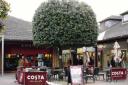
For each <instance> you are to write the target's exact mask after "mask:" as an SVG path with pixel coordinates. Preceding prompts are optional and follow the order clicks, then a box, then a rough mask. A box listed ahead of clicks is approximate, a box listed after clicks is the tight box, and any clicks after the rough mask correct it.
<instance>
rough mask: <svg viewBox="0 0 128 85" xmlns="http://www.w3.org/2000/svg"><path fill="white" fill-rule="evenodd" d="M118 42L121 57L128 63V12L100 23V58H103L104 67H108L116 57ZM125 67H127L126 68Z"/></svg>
mask: <svg viewBox="0 0 128 85" xmlns="http://www.w3.org/2000/svg"><path fill="white" fill-rule="evenodd" d="M115 42H118V43H119V45H120V48H118V53H119V56H122V55H124V56H125V57H124V59H123V60H124V62H125V63H126V65H127V63H128V11H126V12H124V13H122V14H120V15H119V16H110V17H108V18H106V19H104V20H102V21H101V22H100V27H99V36H98V41H97V43H98V50H99V51H98V56H101V57H102V60H101V64H102V67H107V66H108V62H110V61H111V59H112V57H113V56H114V55H115V50H114V43H115ZM126 65H125V66H126Z"/></svg>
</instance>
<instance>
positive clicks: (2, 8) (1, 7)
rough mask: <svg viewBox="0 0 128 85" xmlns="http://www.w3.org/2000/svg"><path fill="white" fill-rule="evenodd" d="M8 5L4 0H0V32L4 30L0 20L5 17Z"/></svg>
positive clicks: (8, 8)
mask: <svg viewBox="0 0 128 85" xmlns="http://www.w3.org/2000/svg"><path fill="white" fill-rule="evenodd" d="M9 10H10V6H9V4H8V3H7V2H5V1H4V0H0V33H1V32H2V31H3V30H4V24H3V22H2V20H3V19H4V18H6V17H7V14H8V11H9Z"/></svg>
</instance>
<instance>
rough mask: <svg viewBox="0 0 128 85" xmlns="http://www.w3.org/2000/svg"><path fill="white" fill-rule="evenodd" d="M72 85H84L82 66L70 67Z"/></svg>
mask: <svg viewBox="0 0 128 85" xmlns="http://www.w3.org/2000/svg"><path fill="white" fill-rule="evenodd" d="M70 74H71V80H72V85H83V77H82V75H83V74H82V66H70Z"/></svg>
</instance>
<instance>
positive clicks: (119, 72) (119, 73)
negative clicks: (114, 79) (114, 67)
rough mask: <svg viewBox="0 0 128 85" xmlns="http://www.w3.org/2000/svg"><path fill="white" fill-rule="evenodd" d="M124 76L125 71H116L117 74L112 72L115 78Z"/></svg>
mask: <svg viewBox="0 0 128 85" xmlns="http://www.w3.org/2000/svg"><path fill="white" fill-rule="evenodd" d="M123 74H124V72H123V71H115V72H112V75H115V76H118V75H123Z"/></svg>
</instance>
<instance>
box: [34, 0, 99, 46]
mask: <svg viewBox="0 0 128 85" xmlns="http://www.w3.org/2000/svg"><path fill="white" fill-rule="evenodd" d="M33 39H34V40H33V41H34V44H36V45H44V46H52V47H54V46H55V47H56V46H58V47H65V46H68V47H70V46H71V47H72V46H76V47H78V46H87V45H95V44H96V40H97V22H96V18H95V14H94V12H93V11H92V9H91V7H90V6H88V5H87V4H85V3H79V2H77V1H75V0H67V1H66V0H49V1H48V2H44V3H42V4H41V5H40V6H39V8H38V9H37V10H36V12H35V15H34V17H33Z"/></svg>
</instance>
